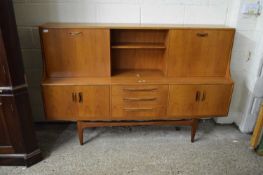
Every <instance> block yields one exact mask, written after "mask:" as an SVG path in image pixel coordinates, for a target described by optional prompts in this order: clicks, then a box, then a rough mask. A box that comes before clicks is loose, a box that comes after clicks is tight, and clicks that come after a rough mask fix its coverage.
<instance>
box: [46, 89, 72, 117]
mask: <svg viewBox="0 0 263 175" xmlns="http://www.w3.org/2000/svg"><path fill="white" fill-rule="evenodd" d="M43 98H44V104H45V113H46V117H47V119H48V120H65V121H68V120H75V118H76V116H77V106H76V105H77V103H76V102H77V93H76V91H75V87H74V86H43Z"/></svg>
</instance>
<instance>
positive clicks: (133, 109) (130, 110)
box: [124, 108, 154, 112]
mask: <svg viewBox="0 0 263 175" xmlns="http://www.w3.org/2000/svg"><path fill="white" fill-rule="evenodd" d="M124 110H125V111H126V112H137V111H152V110H154V108H124Z"/></svg>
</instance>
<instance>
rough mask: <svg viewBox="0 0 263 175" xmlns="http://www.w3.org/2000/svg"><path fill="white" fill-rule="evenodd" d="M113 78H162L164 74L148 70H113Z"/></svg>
mask: <svg viewBox="0 0 263 175" xmlns="http://www.w3.org/2000/svg"><path fill="white" fill-rule="evenodd" d="M112 77H113V78H125V77H126V78H150V77H154V78H162V77H164V73H163V72H162V71H161V70H157V69H154V70H146V69H117V70H113V73H112Z"/></svg>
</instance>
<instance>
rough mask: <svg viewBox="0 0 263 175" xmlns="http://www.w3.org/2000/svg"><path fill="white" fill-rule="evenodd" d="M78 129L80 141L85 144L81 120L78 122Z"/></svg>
mask: <svg viewBox="0 0 263 175" xmlns="http://www.w3.org/2000/svg"><path fill="white" fill-rule="evenodd" d="M77 129H78V135H79V143H80V144H81V145H83V130H84V129H83V127H82V125H81V122H79V121H78V122H77Z"/></svg>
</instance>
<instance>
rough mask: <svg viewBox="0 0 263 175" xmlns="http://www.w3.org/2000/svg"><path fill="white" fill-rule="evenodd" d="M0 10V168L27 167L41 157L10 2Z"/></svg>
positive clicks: (3, 0)
mask: <svg viewBox="0 0 263 175" xmlns="http://www.w3.org/2000/svg"><path fill="white" fill-rule="evenodd" d="M0 9H1V10H0V166H7V165H9V166H10V165H12V166H21V165H23V166H30V165H32V164H35V163H37V162H39V161H40V160H42V156H41V151H40V149H39V148H38V145H37V140H36V135H35V130H34V126H33V119H32V115H31V108H30V102H29V96H28V92H27V84H26V81H25V74H24V67H23V61H22V54H21V50H20V45H19V40H18V33H17V25H16V22H15V15H14V8H13V3H12V1H9V0H1V1H0ZM0 174H2V171H1V170H0Z"/></svg>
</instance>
